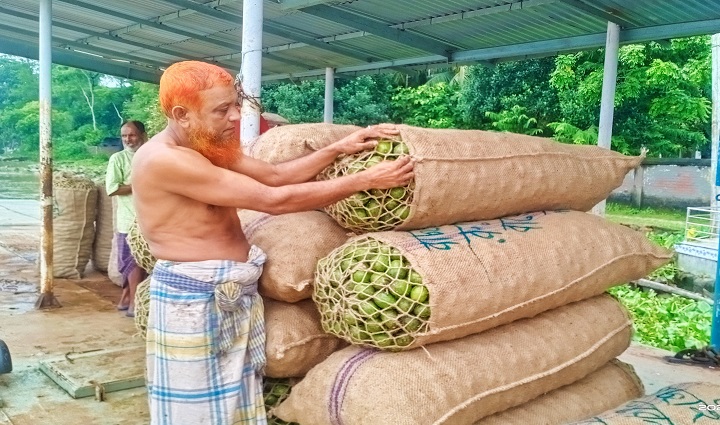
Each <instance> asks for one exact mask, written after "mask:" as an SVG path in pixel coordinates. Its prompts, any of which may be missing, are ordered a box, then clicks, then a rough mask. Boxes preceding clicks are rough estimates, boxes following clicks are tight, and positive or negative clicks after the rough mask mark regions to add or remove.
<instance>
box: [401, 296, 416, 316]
mask: <svg viewBox="0 0 720 425" xmlns="http://www.w3.org/2000/svg"><path fill="white" fill-rule="evenodd" d="M414 306H415V303H413V302H412V301H410V300H409V299H407V298H402V299H401V300H400V301H398V303H397V309H398V311H402V312H405V313H409V312H410V311H411V310H412V309H413V307H414Z"/></svg>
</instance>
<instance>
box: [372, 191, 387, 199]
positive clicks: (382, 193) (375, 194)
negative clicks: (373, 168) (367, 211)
mask: <svg viewBox="0 0 720 425" xmlns="http://www.w3.org/2000/svg"><path fill="white" fill-rule="evenodd" d="M370 196H372V197H373V198H375V199H380V198H382V197H383V196H385V191H384V190H382V189H370Z"/></svg>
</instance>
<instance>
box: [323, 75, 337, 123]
mask: <svg viewBox="0 0 720 425" xmlns="http://www.w3.org/2000/svg"><path fill="white" fill-rule="evenodd" d="M334 92H335V68H330V67H327V68H325V114H324V116H323V121H324V122H328V123H331V122H333V112H334V111H333V95H334Z"/></svg>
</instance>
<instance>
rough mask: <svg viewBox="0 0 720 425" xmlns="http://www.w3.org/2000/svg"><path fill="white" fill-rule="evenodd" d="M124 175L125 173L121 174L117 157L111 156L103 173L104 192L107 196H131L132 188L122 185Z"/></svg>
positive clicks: (121, 170)
mask: <svg viewBox="0 0 720 425" xmlns="http://www.w3.org/2000/svg"><path fill="white" fill-rule="evenodd" d="M124 175H125V173H124V172H123V169H122V166H121V164H120V161H119V160H118V157H117V156H115V155H112V156H111V157H110V161H109V162H108V168H107V171H106V173H105V191H106V192H107V194H108V196H117V195H130V194H132V187H131V186H130V185H126V184H123V181H124V179H125V177H124Z"/></svg>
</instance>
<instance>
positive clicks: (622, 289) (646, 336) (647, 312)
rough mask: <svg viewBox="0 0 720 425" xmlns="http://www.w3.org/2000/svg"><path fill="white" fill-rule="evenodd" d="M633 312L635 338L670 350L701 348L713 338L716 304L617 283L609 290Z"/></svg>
mask: <svg viewBox="0 0 720 425" xmlns="http://www.w3.org/2000/svg"><path fill="white" fill-rule="evenodd" d="M609 292H610V293H611V294H612V295H613V296H615V297H616V298H617V299H618V300H619V301H620V302H622V303H623V305H625V306H626V307H627V308H628V310H629V311H630V313H631V315H632V318H633V327H634V328H635V336H634V338H635V339H636V340H637V341H639V342H641V343H643V344H648V345H651V346H653V347H657V348H662V349H665V350H670V351H680V350H684V349H686V348H700V347H703V346H705V345H707V344H708V342H709V341H710V326H711V314H712V307H710V305H709V304H707V303H706V302H703V301H694V300H690V299H687V298H684V297H680V296H678V295H658V294H657V293H656V292H655V291H653V290H643V289H637V288H632V287H629V286H627V285H623V286H616V287H614V288H611V289H610V291H609Z"/></svg>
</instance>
